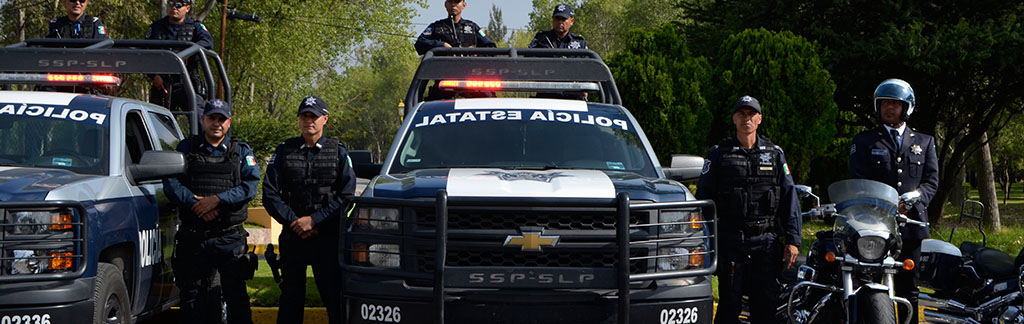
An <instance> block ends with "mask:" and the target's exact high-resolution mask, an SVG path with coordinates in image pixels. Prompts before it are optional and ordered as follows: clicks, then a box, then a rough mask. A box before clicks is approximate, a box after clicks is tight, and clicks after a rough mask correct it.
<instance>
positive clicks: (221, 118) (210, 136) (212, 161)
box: [164, 99, 260, 324]
mask: <svg viewBox="0 0 1024 324" xmlns="http://www.w3.org/2000/svg"><path fill="white" fill-rule="evenodd" d="M202 127H203V134H202V135H197V136H191V137H189V138H187V139H185V140H182V141H181V142H179V143H178V147H177V148H176V150H177V151H178V152H181V153H184V154H185V156H186V157H187V163H188V165H187V170H186V171H185V174H184V175H182V176H181V177H178V178H176V179H175V178H170V179H164V192H165V193H166V194H167V197H168V199H169V200H170V201H171V202H172V203H173V204H175V205H177V206H178V218H179V219H180V221H181V225H180V228H179V229H178V233H177V235H175V240H174V241H175V244H174V258H173V259H172V264H173V265H174V276H175V278H176V280H175V281H176V283H177V285H178V287H179V288H180V289H181V323H187V324H195V323H219V322H220V319H221V308H220V298H219V296H218V294H217V292H216V291H215V286H216V285H215V284H214V283H213V282H214V276H215V274H216V273H217V272H219V273H220V283H221V286H222V287H223V295H224V301H225V302H226V303H227V320H228V323H247V324H251V323H252V313H251V311H250V308H249V294H248V293H247V292H246V287H245V280H246V279H250V278H252V274H253V271H255V267H254V265H255V263H254V262H255V261H256V259H255V258H246V257H245V255H246V253H245V251H246V249H247V247H246V237H247V236H249V235H248V233H247V232H246V231H245V229H244V228H242V223H243V222H245V220H246V219H247V218H248V216H249V214H248V208H247V207H248V206H247V203H248V202H249V200H252V198H254V197H256V186H257V185H258V184H259V182H260V169H259V166H257V165H256V158H255V157H254V156H253V151H252V149H251V148H249V145H248V144H245V143H243V142H240V141H239V140H238V139H237V138H234V137H231V138H228V135H227V134H228V130H230V129H231V105H230V104H228V103H227V102H224V101H223V100H220V99H215V100H210V101H209V102H207V103H206V104H205V105H204V107H203V116H202Z"/></svg>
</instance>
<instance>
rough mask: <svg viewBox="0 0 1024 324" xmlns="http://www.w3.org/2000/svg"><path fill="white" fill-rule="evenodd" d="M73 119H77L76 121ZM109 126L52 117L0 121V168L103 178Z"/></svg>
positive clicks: (106, 167)
mask: <svg viewBox="0 0 1024 324" xmlns="http://www.w3.org/2000/svg"><path fill="white" fill-rule="evenodd" d="M76 119H77V118H76ZM108 124H109V123H102V124H97V123H96V122H93V120H90V119H85V120H84V121H76V120H74V119H71V118H68V119H58V118H54V117H53V116H52V115H51V116H50V117H46V115H39V116H17V115H14V116H12V115H3V117H2V118H0V166H26V167H39V168H55V169H67V170H70V171H73V172H76V173H82V174H96V175H107V169H108V167H109V163H108V159H107V156H108V154H107V153H108V150H109V148H108V147H107V143H108V140H107V139H108V136H109V135H108V131H107V128H106V127H105V126H106V125H108Z"/></svg>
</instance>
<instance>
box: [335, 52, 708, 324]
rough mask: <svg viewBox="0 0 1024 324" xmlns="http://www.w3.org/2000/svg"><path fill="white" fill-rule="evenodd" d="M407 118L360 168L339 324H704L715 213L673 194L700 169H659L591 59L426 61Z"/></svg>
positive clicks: (685, 159)
mask: <svg viewBox="0 0 1024 324" xmlns="http://www.w3.org/2000/svg"><path fill="white" fill-rule="evenodd" d="M405 104H406V108H407V109H408V111H407V112H406V114H405V115H406V116H405V119H404V123H403V125H402V127H401V128H400V130H399V131H398V134H397V135H396V136H395V139H394V142H393V144H392V146H391V149H390V150H389V152H388V154H387V157H386V158H385V159H384V163H383V164H382V165H378V166H379V168H380V169H379V170H374V169H372V168H367V162H366V161H365V159H363V160H364V161H353V162H354V164H355V165H356V170H357V173H360V174H358V175H359V176H360V177H366V178H372V179H371V180H370V182H369V184H368V186H367V187H366V189H365V190H364V191H363V192H362V194H361V196H358V197H355V198H353V203H354V209H353V211H352V212H351V214H350V216H349V218H348V223H347V224H345V225H343V226H344V228H343V231H342V232H343V236H344V237H343V239H342V240H341V243H340V244H342V251H343V252H342V255H340V256H339V262H340V263H341V267H342V269H343V277H344V288H343V291H342V296H343V308H344V309H346V311H347V320H348V323H659V324H682V323H710V322H711V319H712V309H713V299H712V291H711V274H712V273H713V272H714V270H715V268H716V259H717V257H716V246H717V241H716V240H715V234H716V225H715V208H714V204H713V203H712V202H711V201H706V200H705V201H701V200H696V199H695V198H694V196H693V195H692V194H691V193H690V191H689V190H688V189H687V187H686V186H684V185H683V184H681V183H680V182H678V181H677V180H692V179H696V178H697V177H699V174H700V169H701V167H702V164H703V159H702V158H700V157H696V156H676V157H674V159H673V161H674V162H673V168H663V167H662V166H661V165H660V163H659V161H658V159H657V157H656V156H655V154H654V151H653V150H652V148H651V146H650V143H649V142H648V140H647V137H646V135H645V134H644V132H643V130H642V129H641V127H640V125H638V123H637V121H636V119H634V118H633V116H632V115H631V114H630V113H629V111H628V110H627V109H626V108H624V107H622V105H621V99H620V98H619V95H618V90H617V89H616V87H615V83H614V80H613V79H612V76H611V73H610V71H609V70H608V68H607V66H606V65H605V64H604V63H603V61H601V59H600V57H598V56H597V54H595V53H593V52H591V51H581V50H540V49H533V50H528V49H435V50H433V51H431V52H429V53H427V54H426V56H424V58H423V60H422V62H421V63H420V66H419V69H418V71H417V74H416V76H414V78H413V82H412V85H411V86H410V90H409V93H408V96H407V99H406V103H405ZM666 174H668V175H666ZM670 177H671V178H670Z"/></svg>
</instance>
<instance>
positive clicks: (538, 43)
mask: <svg viewBox="0 0 1024 324" xmlns="http://www.w3.org/2000/svg"><path fill="white" fill-rule="evenodd" d="M575 17H576V14H575V13H574V12H573V10H572V7H570V6H569V5H567V4H564V3H563V4H559V5H557V6H555V11H554V12H553V13H552V14H551V30H545V31H541V32H537V35H535V36H533V41H530V48H583V49H586V48H587V40H586V39H583V36H580V35H577V34H573V33H572V32H570V31H569V28H572V24H573V23H574V22H576V18H575Z"/></svg>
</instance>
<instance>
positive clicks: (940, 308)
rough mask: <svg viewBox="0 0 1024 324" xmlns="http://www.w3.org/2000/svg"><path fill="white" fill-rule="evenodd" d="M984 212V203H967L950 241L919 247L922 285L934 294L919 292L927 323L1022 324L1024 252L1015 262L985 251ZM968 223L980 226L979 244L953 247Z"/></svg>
mask: <svg viewBox="0 0 1024 324" xmlns="http://www.w3.org/2000/svg"><path fill="white" fill-rule="evenodd" d="M984 210H985V207H984V205H983V204H981V202H977V201H972V200H965V201H964V203H963V204H962V205H961V212H960V219H959V221H958V222H957V224H956V225H955V226H954V227H953V229H952V230H950V233H949V241H948V242H944V241H940V240H935V239H926V240H924V241H923V242H921V268H920V276H921V281H920V285H921V286H923V287H927V288H931V289H933V290H934V291H935V292H934V293H931V294H926V293H921V294H920V297H919V302H920V304H921V306H924V307H925V310H924V316H925V317H924V318H925V319H926V320H927V321H928V322H929V323H958V324H959V323H963V324H967V323H1017V324H1020V323H1024V311H1022V307H1024V304H1022V298H1021V296H1022V292H1024V288H1022V286H1021V282H1022V280H1021V277H1022V276H1024V268H1022V267H1021V265H1022V263H1024V249H1022V250H1021V251H1020V252H1019V253H1017V258H1016V259H1014V258H1012V257H1010V255H1008V254H1006V253H1005V252H1003V251H1000V250H996V249H992V248H988V247H986V245H987V236H986V235H985V231H984V228H983V227H982V219H983V218H982V215H983V214H984ZM979 211H980V213H979ZM979 214H980V215H979ZM964 220H970V221H977V222H978V230H979V231H980V232H981V234H982V241H981V242H982V243H981V244H978V243H976V242H968V241H965V242H963V243H961V244H960V247H959V248H957V247H956V246H954V245H953V244H952V243H949V242H952V241H953V233H954V232H955V231H956V229H957V227H959V226H960V225H961V224H963V222H964Z"/></svg>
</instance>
